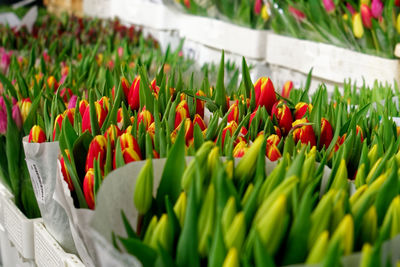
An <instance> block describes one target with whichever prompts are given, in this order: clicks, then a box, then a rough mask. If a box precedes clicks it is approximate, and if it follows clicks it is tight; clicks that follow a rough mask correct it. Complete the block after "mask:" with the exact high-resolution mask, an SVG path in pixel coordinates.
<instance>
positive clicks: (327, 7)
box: [322, 0, 335, 13]
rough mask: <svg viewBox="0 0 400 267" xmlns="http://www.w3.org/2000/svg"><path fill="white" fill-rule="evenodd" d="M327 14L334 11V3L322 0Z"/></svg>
mask: <svg viewBox="0 0 400 267" xmlns="http://www.w3.org/2000/svg"><path fill="white" fill-rule="evenodd" d="M322 2H323V4H324V7H325V10H326V12H327V13H331V12H333V11H335V3H334V2H333V0H322Z"/></svg>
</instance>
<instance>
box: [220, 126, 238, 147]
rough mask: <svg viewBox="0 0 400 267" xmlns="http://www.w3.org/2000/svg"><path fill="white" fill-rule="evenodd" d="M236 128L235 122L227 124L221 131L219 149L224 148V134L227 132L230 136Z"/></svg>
mask: <svg viewBox="0 0 400 267" xmlns="http://www.w3.org/2000/svg"><path fill="white" fill-rule="evenodd" d="M237 127H238V125H237V123H236V122H235V121H231V122H228V125H227V126H225V128H224V129H223V130H222V136H221V147H224V142H225V136H226V133H227V132H229V135H230V136H232V135H233V133H234V132H235V131H236V129H237Z"/></svg>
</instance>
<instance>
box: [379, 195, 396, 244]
mask: <svg viewBox="0 0 400 267" xmlns="http://www.w3.org/2000/svg"><path fill="white" fill-rule="evenodd" d="M380 232H381V235H383V238H384V239H388V238H390V239H391V238H394V237H395V236H396V235H398V234H399V233H400V196H399V195H398V196H396V197H395V198H393V200H392V202H391V203H390V205H389V208H388V210H387V212H386V215H385V218H384V219H383V223H382V226H381V230H380ZM384 233H387V234H389V236H384V235H385V234H384ZM381 239H382V237H381Z"/></svg>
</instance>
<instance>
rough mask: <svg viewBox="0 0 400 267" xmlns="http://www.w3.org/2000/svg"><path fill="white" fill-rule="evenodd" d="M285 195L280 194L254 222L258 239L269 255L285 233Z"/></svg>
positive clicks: (276, 248)
mask: <svg viewBox="0 0 400 267" xmlns="http://www.w3.org/2000/svg"><path fill="white" fill-rule="evenodd" d="M286 202H287V201H286V196H285V195H280V196H279V197H278V198H277V199H276V200H275V201H274V202H273V203H272V206H271V207H270V208H269V210H268V211H267V212H266V213H265V214H264V215H263V216H262V217H261V219H260V220H259V222H258V223H257V224H256V229H257V231H258V234H259V236H260V240H261V242H262V243H263V245H264V246H265V247H266V249H267V251H268V253H269V254H270V255H274V254H275V253H276V251H277V250H278V248H279V245H280V243H281V241H282V235H283V234H285V230H286V229H285V228H286V227H285V217H286V216H285V215H286Z"/></svg>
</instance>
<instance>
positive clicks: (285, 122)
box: [271, 100, 293, 135]
mask: <svg viewBox="0 0 400 267" xmlns="http://www.w3.org/2000/svg"><path fill="white" fill-rule="evenodd" d="M271 112H272V113H271V119H273V116H275V117H276V119H277V120H278V124H279V128H280V129H281V131H282V133H283V135H287V134H288V133H289V131H290V129H292V122H293V117H292V113H291V112H290V109H289V107H288V106H287V105H286V104H285V103H284V102H283V101H282V100H281V101H279V102H276V103H275V104H274V106H273V108H272V111H271Z"/></svg>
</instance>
